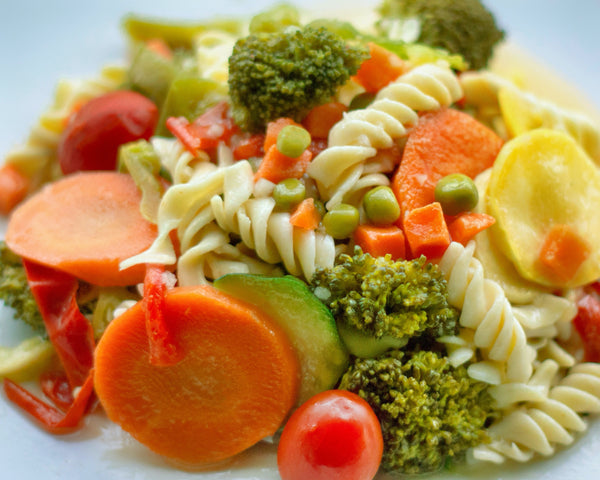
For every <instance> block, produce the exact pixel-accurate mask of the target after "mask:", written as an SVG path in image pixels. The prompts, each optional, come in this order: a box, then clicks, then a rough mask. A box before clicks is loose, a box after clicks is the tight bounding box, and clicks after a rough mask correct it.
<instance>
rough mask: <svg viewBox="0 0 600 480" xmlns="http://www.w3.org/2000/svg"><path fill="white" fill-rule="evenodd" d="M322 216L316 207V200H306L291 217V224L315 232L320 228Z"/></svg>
mask: <svg viewBox="0 0 600 480" xmlns="http://www.w3.org/2000/svg"><path fill="white" fill-rule="evenodd" d="M320 221H321V215H320V214H319V211H318V210H317V207H315V200H314V198H305V199H304V200H302V202H300V203H299V204H298V206H297V207H296V208H295V209H294V211H293V212H292V214H291V215H290V223H291V224H292V225H294V226H295V227H300V228H304V229H306V230H314V229H315V228H317V227H318V226H319V222H320Z"/></svg>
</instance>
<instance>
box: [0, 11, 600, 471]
mask: <svg viewBox="0 0 600 480" xmlns="http://www.w3.org/2000/svg"><path fill="white" fill-rule="evenodd" d="M329 2H330V3H328V4H327V5H326V6H323V5H320V3H322V2H319V1H318V0H309V1H305V2H302V5H303V6H304V7H305V8H307V9H311V8H314V9H315V10H317V9H318V11H321V12H323V13H324V14H328V15H335V13H336V12H338V11H339V12H341V11H343V12H344V16H345V17H347V16H348V15H349V13H351V12H356V13H357V14H359V15H362V14H364V12H365V11H369V10H370V9H371V7H372V6H373V5H376V4H377V3H378V2H377V1H373V0H368V1H365V0H362V1H360V0H329ZM149 3H151V2H148V0H103V1H101V2H81V1H75V0H55V1H53V2H46V1H43V0H20V1H18V2H4V4H3V8H2V17H1V20H0V24H1V29H0V31H1V32H2V33H1V34H0V35H1V37H0V38H1V41H0V58H1V59H2V63H3V68H2V71H3V75H2V77H1V79H0V86H1V89H0V91H2V94H1V96H0V98H1V101H0V106H1V107H2V108H1V109H0V112H1V113H0V122H1V123H0V154H4V153H6V152H7V151H8V149H9V148H10V147H11V146H13V145H15V144H17V143H18V142H20V141H21V140H23V139H24V138H25V137H26V135H27V133H28V131H29V127H30V126H31V125H33V123H34V122H35V120H36V118H37V116H38V115H39V113H40V112H41V111H42V110H43V109H44V108H45V107H46V106H48V104H49V102H50V101H51V98H52V91H53V88H54V85H55V83H56V80H57V79H58V78H59V77H61V76H68V77H86V76H93V75H94V74H96V73H97V72H98V71H99V68H100V67H101V66H102V65H103V64H105V63H106V62H111V61H118V60H120V59H121V58H122V56H123V55H124V42H123V37H122V35H121V32H120V31H119V20H120V18H121V17H122V15H123V14H124V13H126V12H130V11H131V12H140V13H146V14H152V15H162V16H167V17H171V18H186V17H187V18H190V19H196V18H210V17H212V16H213V15H215V14H226V15H238V14H244V13H253V12H257V11H260V10H261V9H262V8H263V7H264V6H266V5H268V4H270V3H272V2H271V1H269V0H252V1H247V0H220V1H211V2H209V1H207V0H196V1H195V2H194V1H189V0H170V1H168V2H163V3H161V4H158V3H154V4H151V5H150V4H149ZM487 3H488V4H489V5H491V7H492V8H493V10H494V11H495V12H496V14H497V19H498V21H499V23H500V24H501V25H502V26H503V27H504V29H505V30H506V31H507V32H508V33H509V35H510V38H511V39H512V40H514V41H515V42H516V43H517V44H519V45H520V46H521V47H523V48H524V49H525V50H527V51H529V52H531V53H532V54H533V55H534V56H535V58H537V59H539V60H540V61H542V62H543V63H545V64H546V65H549V66H550V67H553V68H554V69H555V70H556V71H557V72H558V73H559V74H560V75H561V76H562V77H563V78H565V79H567V80H568V81H569V82H570V83H571V84H572V85H574V86H576V87H577V88H578V89H580V90H581V92H583V94H584V96H585V98H587V99H589V100H583V101H579V100H578V101H577V102H576V103H577V104H576V105H575V104H574V105H573V106H574V107H575V106H581V107H582V108H583V109H586V108H588V109H589V105H593V106H594V108H600V89H599V88H598V83H599V82H600V62H598V58H599V55H598V54H599V53H600V29H598V26H597V22H598V19H599V18H600V3H599V2H598V1H597V0H578V1H577V2H573V1H570V2H568V1H565V0H528V1H527V2H523V1H521V0H502V1H496V2H492V1H491V0H489V1H488V2H487ZM359 6H360V10H359ZM586 102H589V105H586ZM0 227H2V229H3V228H4V225H3V224H2V225H0ZM20 335H23V332H22V331H21V330H20V329H19V328H18V325H17V324H16V323H15V322H13V321H12V320H11V319H10V316H9V312H8V311H7V310H6V309H2V310H0V342H2V344H7V342H10V341H14V339H15V338H17V337H19V336H20ZM8 339H12V340H8ZM0 425H1V427H0V465H1V467H0V468H1V470H2V474H1V476H2V478H11V479H30V478H31V479H39V478H44V479H49V480H53V479H59V478H60V479H62V478H69V479H70V478H73V479H79V478H86V479H92V480H93V479H136V480H142V479H147V480H155V479H156V480H158V479H167V478H168V479H170V480H177V479H188V478H193V479H195V480H216V479H223V480H231V479H246V480H250V479H261V480H266V479H277V478H278V475H277V471H276V468H275V457H274V449H273V447H269V446H268V445H266V446H262V447H260V448H258V449H254V450H252V451H250V452H249V453H247V454H244V455H242V456H240V457H239V458H238V459H236V461H235V462H234V463H233V464H231V465H230V466H229V468H228V469H226V470H223V471H220V472H214V473H202V474H199V473H194V474H190V473H185V472H180V471H177V470H174V469H172V468H170V467H168V466H167V465H165V464H164V463H163V462H162V461H161V460H160V459H157V458H156V457H154V456H152V455H151V454H148V452H146V450H145V449H144V448H143V447H141V446H140V445H138V444H136V443H135V442H132V441H131V440H129V439H128V438H127V437H126V436H124V435H122V434H121V433H120V432H119V429H118V428H116V427H115V426H114V425H110V424H108V423H106V422H104V421H102V419H101V418H96V417H93V418H91V419H90V421H89V425H88V426H86V428H85V429H83V430H82V431H81V432H79V433H77V434H74V435H71V436H66V437H52V436H50V435H47V434H46V433H44V432H42V431H41V430H39V429H38V428H37V427H35V426H33V425H32V423H30V421H29V420H28V419H27V418H25V417H24V416H22V415H21V413H20V412H18V411H16V410H15V409H14V408H13V407H12V406H11V405H10V404H8V403H7V402H6V400H5V398H4V397H3V396H0ZM584 437H585V438H582V439H580V441H579V442H577V443H576V444H575V445H574V446H573V447H572V448H570V449H567V450H564V451H561V452H560V453H558V454H557V455H555V456H554V457H553V458H551V459H549V460H545V461H540V462H537V463H535V464H531V465H527V466H521V467H518V468H511V469H509V470H508V471H506V469H498V468H494V467H489V469H488V470H486V472H485V473H483V474H482V476H484V477H485V478H489V479H492V478H503V479H508V478H514V479H517V478H527V479H537V480H542V479H551V478H560V479H561V480H568V479H577V480H592V479H593V480H596V479H598V478H600V457H598V452H599V451H600V421H596V422H594V423H593V424H592V427H591V429H590V430H589V431H588V432H587V434H585V435H584ZM436 478H462V477H461V476H456V475H449V474H444V475H442V476H439V477H436ZM469 478H472V477H469Z"/></svg>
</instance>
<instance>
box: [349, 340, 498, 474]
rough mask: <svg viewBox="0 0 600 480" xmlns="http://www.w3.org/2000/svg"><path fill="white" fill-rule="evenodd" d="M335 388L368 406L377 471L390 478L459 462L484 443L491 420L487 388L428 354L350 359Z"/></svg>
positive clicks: (394, 353) (396, 353) (463, 370)
mask: <svg viewBox="0 0 600 480" xmlns="http://www.w3.org/2000/svg"><path fill="white" fill-rule="evenodd" d="M339 388H340V389H343V390H349V391H351V392H354V393H356V394H358V395H360V396H361V397H362V398H364V399H365V400H366V401H367V402H368V403H369V405H371V407H372V408H373V411H374V412H375V414H376V415H377V417H378V418H379V421H380V423H381V428H382V433H383V441H384V452H383V458H382V464H381V465H382V468H383V469H384V470H386V471H392V472H396V473H404V474H415V473H425V472H431V471H435V470H438V469H440V468H441V467H443V466H444V465H445V464H447V463H448V462H449V461H460V460H462V459H463V458H464V455H465V453H466V451H467V449H469V448H470V447H473V446H476V445H478V444H480V443H481V442H483V441H485V440H486V439H487V434H486V430H485V428H486V427H487V426H488V425H489V424H490V423H491V421H492V420H493V419H494V418H495V417H496V410H495V409H494V403H493V399H492V397H491V396H490V394H489V392H488V385H487V384H485V383H483V382H479V381H476V380H473V379H471V378H470V377H469V376H468V375H467V369H466V368H465V367H464V366H460V367H457V368H454V367H452V366H451V365H450V363H449V362H448V360H447V358H445V357H443V356H440V355H438V354H437V353H434V352H429V351H419V352H417V353H414V354H412V355H411V354H410V353H404V352H401V351H399V350H393V351H390V352H388V353H387V354H385V355H383V356H381V357H378V358H375V359H356V360H355V361H354V363H353V364H352V365H351V366H350V368H349V369H348V370H347V372H346V373H345V374H344V375H343V377H342V379H341V381H340V385H339Z"/></svg>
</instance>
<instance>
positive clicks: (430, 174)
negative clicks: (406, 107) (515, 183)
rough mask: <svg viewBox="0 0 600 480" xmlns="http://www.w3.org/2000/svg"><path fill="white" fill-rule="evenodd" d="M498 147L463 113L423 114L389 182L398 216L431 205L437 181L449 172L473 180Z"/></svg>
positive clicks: (491, 136)
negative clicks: (398, 212)
mask: <svg viewBox="0 0 600 480" xmlns="http://www.w3.org/2000/svg"><path fill="white" fill-rule="evenodd" d="M501 147H502V139H501V138H500V137H499V136H498V135H496V134H495V133H494V132H493V131H492V130H490V129H489V128H487V127H486V126H485V125H483V124H482V123H480V122H478V121H477V120H475V119H474V118H473V117H471V116H470V115H467V114H466V113H462V112H459V111H457V110H452V109H442V110H439V111H436V112H433V113H429V114H425V115H423V116H422V117H421V118H420V119H419V122H418V123H417V125H416V126H415V128H414V129H413V130H412V131H411V133H410V134H409V136H408V140H407V142H406V147H405V149H404V154H403V156H402V161H401V162H400V166H399V167H398V169H397V170H396V172H395V174H394V176H393V179H392V190H394V193H395V194H396V198H397V199H398V203H399V204H400V207H401V209H402V216H405V215H406V214H407V213H408V212H409V211H410V210H412V209H413V208H418V207H423V206H425V205H427V204H429V203H432V202H433V201H434V198H435V195H434V190H435V185H436V183H437V181H438V180H439V179H440V178H442V177H445V176H446V175H450V174H451V173H463V174H465V175H467V176H469V177H471V178H475V176H476V175H478V174H479V173H481V172H482V171H484V170H486V169H487V168H489V167H491V166H492V164H493V163H494V160H495V159H496V156H497V155H498V152H499V151H500V148H501ZM402 216H401V218H402Z"/></svg>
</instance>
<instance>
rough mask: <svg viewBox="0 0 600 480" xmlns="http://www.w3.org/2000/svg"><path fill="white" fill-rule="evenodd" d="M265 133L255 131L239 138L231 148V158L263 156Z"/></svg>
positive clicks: (241, 158) (245, 158) (240, 158)
mask: <svg viewBox="0 0 600 480" xmlns="http://www.w3.org/2000/svg"><path fill="white" fill-rule="evenodd" d="M264 144H265V134H264V133H255V134H254V135H250V136H249V137H248V138H245V139H243V140H241V141H240V142H239V143H238V144H237V145H236V146H235V148H234V149H233V158H235V159H236V160H247V159H249V158H251V157H263V156H264V154H265V151H264V149H263V145H264Z"/></svg>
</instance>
